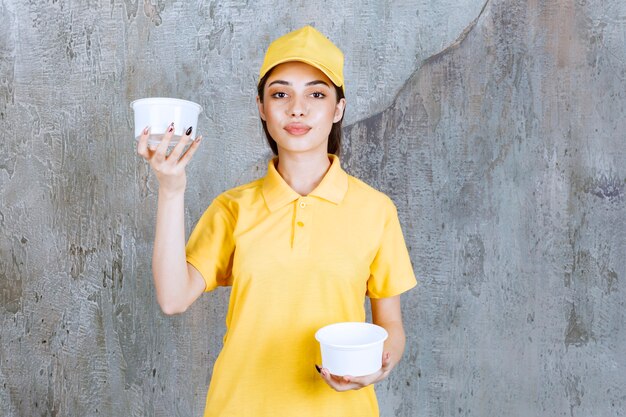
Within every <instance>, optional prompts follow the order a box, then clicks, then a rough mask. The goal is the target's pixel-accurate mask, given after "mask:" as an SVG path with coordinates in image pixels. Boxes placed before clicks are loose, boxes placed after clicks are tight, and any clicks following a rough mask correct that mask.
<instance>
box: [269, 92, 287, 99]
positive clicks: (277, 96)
mask: <svg viewBox="0 0 626 417" xmlns="http://www.w3.org/2000/svg"><path fill="white" fill-rule="evenodd" d="M272 97H274V98H285V97H287V93H283V92H282V91H279V92H277V93H274V94H272Z"/></svg>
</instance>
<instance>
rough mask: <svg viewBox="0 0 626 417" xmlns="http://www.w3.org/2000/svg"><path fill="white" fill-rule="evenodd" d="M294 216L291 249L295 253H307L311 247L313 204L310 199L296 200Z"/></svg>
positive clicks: (301, 198)
mask: <svg viewBox="0 0 626 417" xmlns="http://www.w3.org/2000/svg"><path fill="white" fill-rule="evenodd" d="M295 210H296V215H295V216H294V222H293V241H292V244H291V247H292V249H293V250H294V251H296V252H302V253H308V251H309V248H310V245H311V232H312V227H311V226H312V219H313V204H312V201H311V199H310V198H308V197H300V198H298V200H296V208H295Z"/></svg>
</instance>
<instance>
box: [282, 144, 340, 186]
mask: <svg viewBox="0 0 626 417" xmlns="http://www.w3.org/2000/svg"><path fill="white" fill-rule="evenodd" d="M328 168H330V158H329V157H328V155H327V154H326V153H324V154H317V155H315V156H312V155H310V154H309V155H293V154H286V155H282V154H281V153H280V152H279V157H278V166H277V167H276V170H277V171H278V173H279V174H280V176H281V177H283V179H284V180H285V182H286V183H287V184H289V186H290V187H291V188H292V189H293V190H294V191H295V192H297V193H298V194H300V195H309V193H311V191H313V190H314V189H315V187H317V186H318V185H319V183H320V182H322V179H323V178H324V175H326V172H327V171H328Z"/></svg>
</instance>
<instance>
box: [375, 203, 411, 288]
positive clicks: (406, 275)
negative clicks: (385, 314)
mask: <svg viewBox="0 0 626 417" xmlns="http://www.w3.org/2000/svg"><path fill="white" fill-rule="evenodd" d="M384 217H385V225H384V229H383V232H382V235H381V238H380V245H379V247H378V252H377V253H376V256H375V257H374V260H373V261H372V263H371V265H370V277H369V280H368V281H367V295H368V296H369V297H370V298H386V297H393V296H395V295H398V294H401V293H403V292H405V291H407V290H409V289H411V288H413V287H414V286H415V285H417V280H416V279H415V273H414V272H413V266H412V265H411V258H410V257H409V251H408V250H407V247H406V244H405V241H404V236H403V235H402V228H401V227H400V221H399V219H398V212H397V210H396V207H395V205H394V204H393V202H392V201H391V200H389V204H388V205H386V208H385V213H384Z"/></svg>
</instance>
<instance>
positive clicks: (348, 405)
mask: <svg viewBox="0 0 626 417" xmlns="http://www.w3.org/2000/svg"><path fill="white" fill-rule="evenodd" d="M329 158H330V159H331V166H330V168H329V170H328V172H327V173H326V175H325V176H324V178H323V179H322V181H321V182H320V184H319V185H318V186H317V188H315V190H313V191H312V192H311V193H310V194H309V195H307V196H301V195H299V194H298V193H297V192H295V191H294V190H293V189H292V188H291V187H289V185H288V184H287V183H286V182H285V181H284V179H283V178H282V177H281V176H280V174H279V173H278V171H277V170H276V165H275V163H276V162H277V160H276V159H273V160H272V161H270V163H269V164H268V171H267V175H266V176H265V177H264V178H261V179H259V180H256V181H254V182H251V183H249V184H246V185H243V186H240V187H237V188H234V189H231V190H229V191H226V192H224V193H223V194H221V195H219V196H218V197H217V198H216V199H215V200H214V201H213V202H212V203H211V205H210V206H209V208H208V209H207V210H206V212H205V213H204V214H203V215H202V217H201V218H200V220H199V222H198V224H197V225H196V227H195V229H194V231H193V232H192V234H191V236H190V238H189V241H188V244H187V261H188V262H189V263H190V264H191V265H193V266H194V267H195V268H196V269H197V270H198V271H199V272H200V273H201V275H202V277H203V278H204V281H205V283H206V291H210V290H212V289H214V288H216V287H217V286H223V285H229V286H232V289H231V295H230V302H229V306H228V312H227V315H226V334H225V336H224V346H223V349H222V351H221V353H220V355H219V357H218V359H217V361H216V363H215V366H214V369H213V376H212V381H211V384H210V387H209V391H208V394H207V402H206V409H205V414H204V415H205V416H250V415H253V416H258V417H263V416H283V415H284V416H287V415H297V416H304V417H306V416H322V415H324V416H326V415H334V416H377V415H378V406H377V402H376V396H375V393H374V389H373V387H371V386H370V387H366V388H364V389H361V390H358V391H349V392H343V393H338V392H335V391H334V390H332V389H331V388H330V387H329V386H327V385H326V383H325V382H324V381H323V380H322V379H321V378H320V376H319V374H318V373H317V371H316V370H315V367H314V365H315V364H320V363H321V357H320V352H319V344H318V343H317V341H316V340H315V337H314V334H315V332H316V330H317V329H319V328H320V327H323V326H325V325H327V324H330V323H336V322H341V321H360V322H362V321H364V320H365V308H364V301H365V296H366V295H367V296H369V297H372V298H383V297H391V296H394V295H398V294H400V293H402V292H404V291H407V290H408V289H410V288H412V287H413V286H414V285H415V284H416V280H415V276H414V274H413V269H412V266H411V261H410V259H409V255H408V251H407V249H406V245H405V242H404V239H403V236H402V231H401V228H400V223H399V221H398V216H397V213H396V208H395V206H394V204H393V203H392V201H391V200H390V199H389V198H388V197H387V196H385V195H384V194H382V193H380V192H378V191H376V190H375V189H373V188H371V187H370V186H368V185H367V184H365V183H363V182H362V181H360V180H358V179H356V178H354V177H352V176H350V175H348V174H347V173H346V172H345V171H344V170H343V169H342V168H341V165H340V161H339V158H337V157H336V156H334V155H329Z"/></svg>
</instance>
